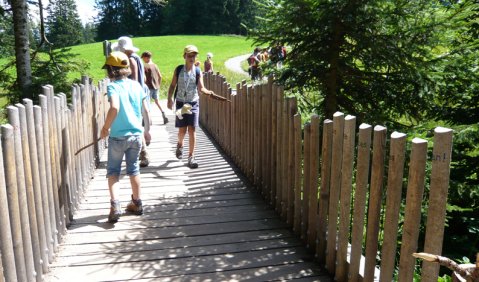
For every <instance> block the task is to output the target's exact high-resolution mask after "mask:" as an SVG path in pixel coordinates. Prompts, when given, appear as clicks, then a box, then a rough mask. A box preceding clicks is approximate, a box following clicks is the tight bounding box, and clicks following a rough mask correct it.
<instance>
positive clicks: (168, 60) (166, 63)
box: [70, 35, 252, 97]
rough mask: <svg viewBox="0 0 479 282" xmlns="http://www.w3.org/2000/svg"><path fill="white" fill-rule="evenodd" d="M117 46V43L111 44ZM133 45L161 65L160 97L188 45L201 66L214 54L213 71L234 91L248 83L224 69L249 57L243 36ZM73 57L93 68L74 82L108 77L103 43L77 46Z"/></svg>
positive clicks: (173, 38) (137, 40)
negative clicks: (194, 49)
mask: <svg viewBox="0 0 479 282" xmlns="http://www.w3.org/2000/svg"><path fill="white" fill-rule="evenodd" d="M112 42H116V40H112ZM133 44H134V45H135V46H136V47H137V48H139V49H140V51H138V52H137V53H138V55H141V53H143V52H144V51H150V52H151V53H152V59H153V62H154V63H156V64H157V65H158V67H159V68H160V72H161V74H162V76H163V81H162V85H161V88H160V95H161V96H162V97H165V95H166V92H167V91H168V87H169V85H170V82H171V78H172V76H173V73H174V70H175V67H176V66H177V65H179V64H183V63H184V59H183V48H184V47H185V46H186V45H189V44H193V45H196V46H197V47H198V49H199V51H200V54H199V57H198V58H199V60H200V62H201V65H203V62H204V61H205V60H206V53H208V52H211V53H213V62H214V71H215V72H220V73H221V74H223V75H224V76H225V77H226V78H227V81H228V82H229V83H230V84H231V85H232V87H235V85H236V83H237V82H240V81H242V80H244V79H247V78H248V77H247V76H244V75H241V74H236V73H233V72H231V71H229V70H227V69H226V68H225V65H224V63H225V61H226V60H228V59H229V58H232V57H236V56H239V55H243V54H247V53H250V52H251V50H252V42H251V41H249V40H247V39H246V38H245V37H241V36H231V35H222V36H194V35H174V36H157V37H138V38H133ZM71 52H72V54H76V55H77V58H79V59H83V60H85V61H87V62H88V63H89V64H90V66H89V68H88V69H85V70H84V71H83V73H72V74H71V77H70V78H71V79H72V80H73V79H76V78H79V77H80V76H81V75H82V74H86V75H88V76H89V77H91V78H92V79H93V80H94V82H95V83H96V82H97V81H99V80H101V79H102V78H104V77H105V71H104V70H103V69H101V67H102V66H103V64H104V62H105V57H104V55H103V43H93V44H85V45H80V46H74V47H72V49H71Z"/></svg>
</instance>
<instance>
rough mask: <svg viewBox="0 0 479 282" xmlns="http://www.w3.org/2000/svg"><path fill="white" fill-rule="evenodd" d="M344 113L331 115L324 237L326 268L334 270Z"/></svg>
mask: <svg viewBox="0 0 479 282" xmlns="http://www.w3.org/2000/svg"><path fill="white" fill-rule="evenodd" d="M343 135H344V114H343V113H341V112H336V113H335V114H334V115H333V152H332V159H331V182H330V189H329V212H328V237H327V239H326V242H327V246H326V269H327V270H328V271H329V272H330V273H335V272H336V271H335V270H336V242H337V240H336V239H337V236H338V233H337V232H338V230H337V229H338V224H337V223H338V221H337V218H338V206H339V193H340V190H341V161H342V158H343V157H342V156H343V137H344V136H343Z"/></svg>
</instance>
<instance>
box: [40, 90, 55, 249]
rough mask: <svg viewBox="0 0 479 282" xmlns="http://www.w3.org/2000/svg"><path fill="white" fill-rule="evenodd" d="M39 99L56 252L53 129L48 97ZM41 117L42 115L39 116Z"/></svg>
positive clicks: (41, 96) (42, 96)
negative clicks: (51, 127)
mask: <svg viewBox="0 0 479 282" xmlns="http://www.w3.org/2000/svg"><path fill="white" fill-rule="evenodd" d="M39 99H40V106H41V109H42V111H41V112H42V114H41V120H40V119H39V120H37V122H39V121H43V123H42V124H43V136H42V140H43V142H44V143H43V145H44V149H43V150H44V152H45V164H43V165H44V167H45V169H46V171H45V172H46V176H47V177H46V180H47V187H48V193H47V195H48V203H49V206H50V223H51V224H52V226H51V230H52V232H51V233H52V236H53V237H52V239H53V250H54V251H55V252H56V251H57V249H58V223H57V221H58V219H57V213H56V209H55V199H54V197H53V187H54V185H53V179H54V176H53V170H52V165H51V163H52V160H51V158H52V154H53V153H52V150H53V149H52V147H51V144H52V141H51V140H50V139H51V138H50V137H51V129H50V119H49V114H48V113H49V106H50V105H49V104H48V97H47V96H45V95H39ZM39 117H40V115H39Z"/></svg>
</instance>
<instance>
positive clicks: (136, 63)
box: [111, 36, 150, 167]
mask: <svg viewBox="0 0 479 282" xmlns="http://www.w3.org/2000/svg"><path fill="white" fill-rule="evenodd" d="M111 48H112V50H113V51H121V52H123V53H125V54H126V55H127V56H128V59H129V62H130V69H131V74H130V75H129V76H128V78H130V79H132V80H136V81H138V82H139V83H140V85H141V87H142V88H143V89H145V92H146V91H147V90H148V87H147V86H146V78H145V67H144V65H143V61H142V60H141V58H140V56H138V54H136V52H138V51H139V50H140V49H138V48H137V47H135V46H134V45H133V41H132V40H131V38H130V37H128V36H122V37H120V38H118V42H115V43H113V44H112V46H111ZM147 93H148V92H147ZM149 107H150V99H149V98H148V109H149ZM141 148H142V149H141V152H140V166H141V167H147V166H148V165H149V164H150V159H149V157H148V151H147V150H146V146H145V142H144V140H143V146H141Z"/></svg>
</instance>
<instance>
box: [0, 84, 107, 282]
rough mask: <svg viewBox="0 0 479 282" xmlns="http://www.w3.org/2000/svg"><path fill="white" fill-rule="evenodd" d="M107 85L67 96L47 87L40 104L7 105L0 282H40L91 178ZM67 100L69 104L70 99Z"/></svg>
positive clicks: (0, 163)
mask: <svg viewBox="0 0 479 282" xmlns="http://www.w3.org/2000/svg"><path fill="white" fill-rule="evenodd" d="M105 92H106V81H101V82H100V83H99V85H98V87H94V86H93V85H92V83H91V82H90V80H89V79H88V78H87V77H84V78H82V84H79V85H73V86H72V93H71V95H69V96H68V98H67V95H65V94H63V93H58V94H55V93H54V92H53V87H51V86H48V85H47V86H44V87H43V94H41V95H39V105H33V102H32V100H29V99H24V100H23V104H16V105H14V106H13V105H12V106H8V107H7V113H8V124H4V125H2V126H1V147H2V150H0V205H1V209H0V226H1V228H0V241H1V243H0V252H1V261H0V267H3V269H2V272H3V275H0V281H9V282H16V281H43V274H45V273H47V272H48V266H49V263H51V262H52V260H53V258H54V254H55V252H56V251H57V250H58V246H59V244H60V243H61V242H62V238H63V235H64V234H65V232H66V228H67V227H68V226H69V224H70V222H71V221H72V219H73V212H74V211H75V209H76V208H77V207H78V204H79V202H80V199H81V198H82V196H83V193H84V191H85V188H86V187H87V185H88V182H89V181H90V179H91V177H92V174H93V172H94V169H95V167H96V165H97V164H98V162H99V156H100V154H101V153H102V151H103V149H104V147H105V146H104V143H103V141H100V142H97V140H98V137H99V128H101V126H102V125H103V123H104V119H105V113H106V105H107V104H106V101H105V96H104V95H103V93H105ZM67 100H69V101H67Z"/></svg>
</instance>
